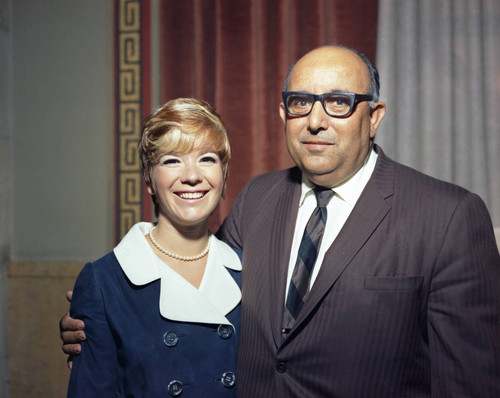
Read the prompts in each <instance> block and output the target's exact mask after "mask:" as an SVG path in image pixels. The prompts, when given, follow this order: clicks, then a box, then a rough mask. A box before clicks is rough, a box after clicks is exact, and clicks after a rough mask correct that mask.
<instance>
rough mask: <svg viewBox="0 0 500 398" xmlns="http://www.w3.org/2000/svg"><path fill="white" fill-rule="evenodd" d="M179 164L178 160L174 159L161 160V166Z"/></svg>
mask: <svg viewBox="0 0 500 398" xmlns="http://www.w3.org/2000/svg"><path fill="white" fill-rule="evenodd" d="M176 163H179V159H175V158H167V159H162V160H161V164H164V165H168V164H176Z"/></svg>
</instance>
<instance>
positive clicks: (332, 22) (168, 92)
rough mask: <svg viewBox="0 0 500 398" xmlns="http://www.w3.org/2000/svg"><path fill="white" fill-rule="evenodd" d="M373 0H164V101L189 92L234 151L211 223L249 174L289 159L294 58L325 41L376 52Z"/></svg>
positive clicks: (370, 54) (217, 220)
mask: <svg viewBox="0 0 500 398" xmlns="http://www.w3.org/2000/svg"><path fill="white" fill-rule="evenodd" d="M377 13H378V3H377V1H368V2H367V1H363V0H351V1H348V2H346V1H339V0H239V1H233V0H199V1H198V0H164V1H162V2H161V3H160V24H161V25H160V35H161V37H160V41H161V44H160V46H161V56H160V58H161V60H160V63H161V66H160V75H161V80H162V81H161V93H160V97H161V101H162V102H165V101H167V100H169V99H172V98H176V97H185V96H190V97H191V96H192V97H197V98H200V99H204V100H207V101H208V102H209V103H211V104H212V105H214V106H215V107H216V108H217V110H218V112H219V113H220V114H221V116H222V119H223V121H224V123H225V125H226V127H227V129H228V134H229V139H230V141H231V147H232V152H233V158H232V160H231V163H230V169H229V179H228V186H227V190H226V200H224V201H222V202H221V205H220V206H219V208H218V210H217V212H216V214H215V215H214V217H213V221H212V224H211V226H212V228H216V227H217V226H218V224H219V223H220V222H221V221H222V220H223V218H224V217H225V216H226V215H227V214H228V212H229V210H230V207H231V204H232V202H233V200H234V198H235V196H236V195H237V194H238V192H239V191H240V190H241V188H242V187H243V185H244V184H245V182H247V181H248V180H249V179H250V178H251V177H252V176H254V175H257V174H261V173H265V172H267V171H271V170H276V169H281V168H285V167H288V166H290V165H292V161H291V159H290V158H289V156H288V153H287V150H286V146H285V137H284V133H283V124H282V121H281V119H280V118H279V114H278V109H279V104H280V102H281V91H282V89H283V83H284V80H285V77H286V74H287V72H288V69H289V67H290V66H292V64H293V63H294V62H295V61H296V60H297V59H298V58H299V57H300V56H302V55H303V54H304V53H306V52H307V51H309V50H311V49H313V48H314V47H317V46H319V45H323V44H334V43H341V44H344V45H347V46H352V47H355V48H357V49H358V50H359V51H361V52H364V53H365V54H366V55H367V56H368V57H370V58H372V59H373V58H374V57H375V53H376V32H377Z"/></svg>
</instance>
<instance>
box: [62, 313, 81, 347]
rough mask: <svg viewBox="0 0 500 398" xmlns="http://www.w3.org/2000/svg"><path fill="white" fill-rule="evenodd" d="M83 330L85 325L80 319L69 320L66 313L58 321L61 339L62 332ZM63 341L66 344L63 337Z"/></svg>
mask: <svg viewBox="0 0 500 398" xmlns="http://www.w3.org/2000/svg"><path fill="white" fill-rule="evenodd" d="M84 328H85V323H84V322H83V321H82V320H80V319H73V318H71V317H70V316H69V313H68V312H67V313H66V314H64V316H63V317H62V318H61V320H60V321H59V330H60V331H61V337H62V333H63V332H66V331H77V330H83V329H84ZM63 341H64V342H65V343H66V340H64V337H63Z"/></svg>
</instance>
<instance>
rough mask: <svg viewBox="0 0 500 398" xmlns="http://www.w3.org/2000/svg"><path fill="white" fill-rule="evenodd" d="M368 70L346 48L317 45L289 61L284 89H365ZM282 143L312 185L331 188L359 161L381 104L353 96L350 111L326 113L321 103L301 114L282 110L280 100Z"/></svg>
mask: <svg viewBox="0 0 500 398" xmlns="http://www.w3.org/2000/svg"><path fill="white" fill-rule="evenodd" d="M369 89H370V76H369V72H368V68H367V67H366V65H365V63H364V62H363V60H362V59H361V58H359V57H358V56H357V55H356V54H354V53H352V52H351V51H348V50H346V49H341V48H336V47H323V48H319V49H316V50H313V51H312V52H310V53H308V54H306V55H305V56H304V57H303V58H302V59H301V60H299V62H298V63H297V64H296V65H295V67H294V69H293V71H292V74H291V76H290V81H289V85H288V91H306V92H309V93H313V94H324V93H329V92H334V91H337V92H351V93H356V94H368V92H369ZM280 115H281V118H282V119H283V122H284V123H285V133H286V142H287V147H288V151H289V153H290V155H291V156H292V159H293V160H294V161H295V163H296V164H297V166H298V167H299V168H300V169H301V170H302V172H303V173H305V174H306V176H307V177H308V178H309V179H310V180H311V181H312V182H313V183H315V184H316V185H320V186H325V187H329V188H333V187H335V186H337V185H339V184H341V183H342V182H344V181H346V180H348V179H349V178H350V177H352V176H353V175H354V174H355V173H356V172H357V171H358V170H359V169H360V167H361V166H362V164H363V162H364V161H365V159H366V157H367V155H368V151H369V150H370V148H371V145H372V141H373V138H374V137H375V133H376V130H377V128H378V126H379V124H380V122H381V121H382V119H383V117H384V115H385V105H384V104H383V103H377V104H376V105H375V107H374V109H373V110H370V107H369V103H368V102H359V103H357V105H356V106H355V108H354V110H353V112H352V113H351V115H350V116H348V117H346V118H334V117H331V116H328V115H327V114H326V113H325V111H324V109H323V107H322V105H321V103H320V102H319V101H318V102H316V103H315V104H314V105H313V109H312V110H311V113H310V114H309V115H307V116H302V117H296V116H290V115H289V114H287V112H286V110H285V108H284V105H283V104H281V107H280Z"/></svg>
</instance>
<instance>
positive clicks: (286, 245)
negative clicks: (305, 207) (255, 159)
mask: <svg viewBox="0 0 500 398" xmlns="http://www.w3.org/2000/svg"><path fill="white" fill-rule="evenodd" d="M301 176H302V175H301V172H300V170H299V169H298V168H296V167H295V168H292V169H290V170H289V175H288V178H287V180H286V182H285V189H282V188H281V186H280V189H279V193H278V199H277V202H276V206H275V207H274V209H275V212H274V214H273V221H272V227H271V231H272V233H271V236H270V239H271V246H270V247H271V253H272V254H271V257H270V258H269V272H270V278H269V281H270V285H269V292H270V293H269V297H270V304H271V305H270V306H269V312H270V314H269V315H270V319H271V330H272V331H273V338H274V341H275V344H276V347H279V346H280V345H281V333H280V331H281V327H282V321H283V309H284V305H285V304H284V303H285V290H286V287H285V285H286V279H287V274H288V263H289V262H290V249H291V247H292V240H293V233H294V230H295V221H296V219H297V212H298V208H299V199H300V192H301V181H302V179H301V178H302V177H301Z"/></svg>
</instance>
